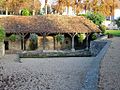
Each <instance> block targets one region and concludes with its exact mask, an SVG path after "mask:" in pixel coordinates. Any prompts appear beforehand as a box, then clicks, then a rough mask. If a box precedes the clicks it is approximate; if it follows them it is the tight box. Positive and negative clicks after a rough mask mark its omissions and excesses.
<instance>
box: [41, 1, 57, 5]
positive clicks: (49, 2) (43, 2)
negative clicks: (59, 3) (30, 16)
mask: <svg viewBox="0 0 120 90" xmlns="http://www.w3.org/2000/svg"><path fill="white" fill-rule="evenodd" d="M55 1H56V0H48V4H51V3H53V2H55ZM40 2H41V3H42V4H43V5H44V4H45V0H40Z"/></svg>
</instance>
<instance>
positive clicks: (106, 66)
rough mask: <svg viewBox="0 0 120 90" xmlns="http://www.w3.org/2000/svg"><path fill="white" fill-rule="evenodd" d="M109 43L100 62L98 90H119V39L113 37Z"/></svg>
mask: <svg viewBox="0 0 120 90" xmlns="http://www.w3.org/2000/svg"><path fill="white" fill-rule="evenodd" d="M111 41H112V43H111V45H110V47H109V49H108V51H107V53H106V55H105V57H104V59H103V60H102V62H101V69H100V82H99V88H100V90H120V37H114V38H112V39H111Z"/></svg>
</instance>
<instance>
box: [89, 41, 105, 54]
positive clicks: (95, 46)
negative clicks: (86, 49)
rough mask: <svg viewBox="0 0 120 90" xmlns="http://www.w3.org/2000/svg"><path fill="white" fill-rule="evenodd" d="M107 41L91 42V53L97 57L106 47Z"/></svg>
mask: <svg viewBox="0 0 120 90" xmlns="http://www.w3.org/2000/svg"><path fill="white" fill-rule="evenodd" d="M106 43H107V41H104V40H95V41H91V42H90V52H91V54H92V55H93V56H96V55H97V54H98V53H99V52H100V51H101V49H102V48H103V47H104V46H105V45H106Z"/></svg>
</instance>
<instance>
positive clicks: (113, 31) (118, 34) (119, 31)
mask: <svg viewBox="0 0 120 90" xmlns="http://www.w3.org/2000/svg"><path fill="white" fill-rule="evenodd" d="M108 33H109V34H111V35H113V36H120V30H106V32H105V34H108Z"/></svg>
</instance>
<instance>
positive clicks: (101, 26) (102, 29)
mask: <svg viewBox="0 0 120 90" xmlns="http://www.w3.org/2000/svg"><path fill="white" fill-rule="evenodd" d="M99 28H100V30H101V31H102V34H104V33H105V31H106V26H105V25H100V26H99Z"/></svg>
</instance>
